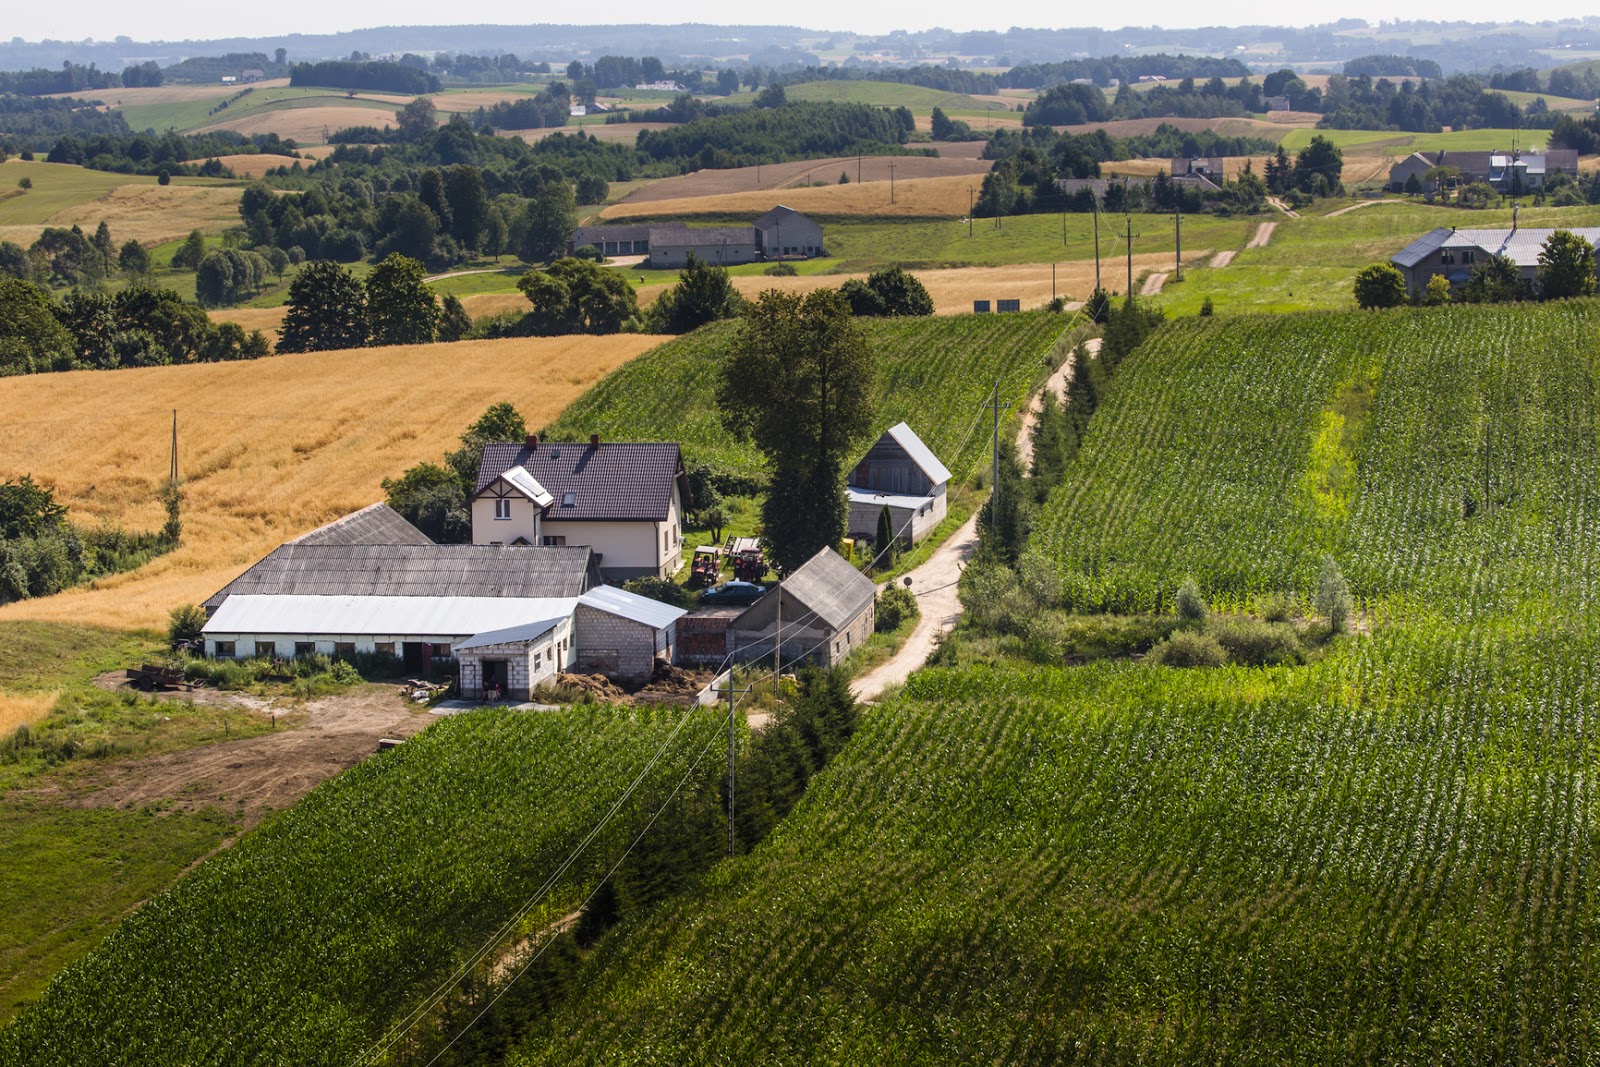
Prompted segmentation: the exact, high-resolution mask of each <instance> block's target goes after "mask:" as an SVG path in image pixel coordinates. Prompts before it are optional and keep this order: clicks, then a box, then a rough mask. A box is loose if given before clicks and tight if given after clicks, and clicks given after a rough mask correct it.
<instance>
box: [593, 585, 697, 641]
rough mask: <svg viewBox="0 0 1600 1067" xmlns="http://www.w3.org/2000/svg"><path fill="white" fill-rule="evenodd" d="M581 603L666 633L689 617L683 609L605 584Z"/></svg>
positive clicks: (597, 587)
mask: <svg viewBox="0 0 1600 1067" xmlns="http://www.w3.org/2000/svg"><path fill="white" fill-rule="evenodd" d="M578 603H580V604H585V605H588V606H589V607H591V608H594V609H595V610H596V611H603V612H605V613H606V614H608V615H615V616H617V617H618V618H623V619H628V620H631V621H632V622H638V623H643V624H644V625H646V626H649V627H652V628H654V629H657V630H665V629H666V628H667V627H668V626H671V625H672V624H673V623H675V622H677V621H678V620H679V619H681V618H683V617H684V616H685V615H687V614H689V613H688V612H687V611H684V610H683V609H682V608H675V607H673V606H672V605H671V604H663V603H661V601H659V600H651V599H650V598H649V597H646V596H640V595H639V594H638V593H630V592H628V591H627V590H626V589H618V588H617V587H616V586H614V585H601V586H596V587H595V588H593V589H591V590H589V591H588V592H587V593H585V594H583V595H582V596H581V597H579V598H578Z"/></svg>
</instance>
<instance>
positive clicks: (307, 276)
mask: <svg viewBox="0 0 1600 1067" xmlns="http://www.w3.org/2000/svg"><path fill="white" fill-rule="evenodd" d="M366 343H367V296H366V293H365V292H364V291H363V290H362V288H361V283H360V282H358V281H356V279H355V275H353V274H351V273H350V272H349V271H348V270H346V269H345V268H343V267H341V266H339V265H338V264H337V263H330V262H328V261H327V260H318V261H317V262H315V263H308V264H306V266H305V267H304V268H303V269H302V270H301V271H300V273H299V274H298V275H297V276H296V277H295V280H294V281H292V282H290V283H289V310H288V312H287V313H286V314H285V315H284V317H283V329H282V330H281V331H280V334H279V337H278V351H279V352H323V351H327V350H329V349H336V348H360V347H361V346H362V345H364V344H366Z"/></svg>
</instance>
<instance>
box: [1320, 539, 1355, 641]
mask: <svg viewBox="0 0 1600 1067" xmlns="http://www.w3.org/2000/svg"><path fill="white" fill-rule="evenodd" d="M1316 608H1317V614H1318V615H1321V616H1322V617H1323V618H1324V619H1325V620H1327V623H1328V629H1329V630H1330V631H1331V632H1333V633H1339V632H1340V631H1341V630H1343V629H1344V628H1345V624H1346V623H1348V622H1349V620H1350V586H1349V584H1348V583H1347V582H1346V581H1345V580H1344V573H1343V572H1342V571H1340V570H1339V565H1338V564H1337V563H1335V562H1334V561H1333V557H1332V556H1323V557H1322V577H1321V578H1320V579H1319V580H1318V582H1317V600H1316Z"/></svg>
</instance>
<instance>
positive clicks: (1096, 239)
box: [1094, 204, 1100, 290]
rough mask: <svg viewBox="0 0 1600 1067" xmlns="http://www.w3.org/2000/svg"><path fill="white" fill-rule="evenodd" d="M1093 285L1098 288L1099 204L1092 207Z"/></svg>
mask: <svg viewBox="0 0 1600 1067" xmlns="http://www.w3.org/2000/svg"><path fill="white" fill-rule="evenodd" d="M1094 287H1095V289H1097V290H1098V289H1099V288H1100V206H1099V205H1098V204H1097V205H1095V209H1094Z"/></svg>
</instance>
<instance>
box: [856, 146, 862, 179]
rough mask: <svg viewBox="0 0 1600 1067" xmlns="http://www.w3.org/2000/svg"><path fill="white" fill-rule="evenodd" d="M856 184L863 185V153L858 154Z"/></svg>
mask: <svg viewBox="0 0 1600 1067" xmlns="http://www.w3.org/2000/svg"><path fill="white" fill-rule="evenodd" d="M856 184H857V185H860V184H861V153H860V152H857V153H856Z"/></svg>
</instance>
